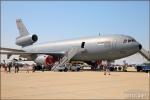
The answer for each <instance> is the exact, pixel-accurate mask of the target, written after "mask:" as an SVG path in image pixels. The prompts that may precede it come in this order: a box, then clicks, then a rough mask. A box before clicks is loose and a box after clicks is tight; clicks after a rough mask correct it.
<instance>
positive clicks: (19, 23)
mask: <svg viewBox="0 0 150 100" xmlns="http://www.w3.org/2000/svg"><path fill="white" fill-rule="evenodd" d="M16 24H17V28H18V30H19V34H20V37H22V36H26V35H29V32H28V30H27V29H26V27H25V26H24V24H23V22H22V20H21V19H16Z"/></svg>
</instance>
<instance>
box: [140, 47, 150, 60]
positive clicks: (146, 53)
mask: <svg viewBox="0 0 150 100" xmlns="http://www.w3.org/2000/svg"><path fill="white" fill-rule="evenodd" d="M139 53H140V54H141V55H142V56H143V57H144V58H145V59H147V60H148V61H150V51H146V50H145V49H143V48H142V49H141V50H140V51H139Z"/></svg>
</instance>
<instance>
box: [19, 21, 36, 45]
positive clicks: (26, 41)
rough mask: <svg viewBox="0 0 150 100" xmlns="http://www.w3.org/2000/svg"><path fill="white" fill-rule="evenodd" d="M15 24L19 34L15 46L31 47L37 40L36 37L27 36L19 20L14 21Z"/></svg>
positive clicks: (26, 31)
mask: <svg viewBox="0 0 150 100" xmlns="http://www.w3.org/2000/svg"><path fill="white" fill-rule="evenodd" d="M16 24H17V28H18V30H19V34H20V36H19V37H17V38H16V45H19V46H22V47H25V46H29V45H32V44H33V43H35V42H36V41H37V40H38V36H37V35H35V34H29V32H28V30H27V29H26V27H25V26H24V24H23V22H22V20H21V19H16Z"/></svg>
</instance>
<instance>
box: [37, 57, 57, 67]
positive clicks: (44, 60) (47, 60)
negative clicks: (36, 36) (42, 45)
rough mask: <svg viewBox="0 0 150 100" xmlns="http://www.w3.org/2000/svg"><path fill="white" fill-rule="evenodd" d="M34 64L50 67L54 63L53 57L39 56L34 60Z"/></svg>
mask: <svg viewBox="0 0 150 100" xmlns="http://www.w3.org/2000/svg"><path fill="white" fill-rule="evenodd" d="M35 62H36V64H37V65H44V66H47V65H50V64H53V63H54V62H55V60H54V58H53V56H50V55H40V56H38V57H37V58H36V59H35Z"/></svg>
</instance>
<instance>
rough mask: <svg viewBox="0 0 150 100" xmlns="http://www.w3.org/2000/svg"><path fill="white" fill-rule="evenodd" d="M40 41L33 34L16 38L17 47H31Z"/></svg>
mask: <svg viewBox="0 0 150 100" xmlns="http://www.w3.org/2000/svg"><path fill="white" fill-rule="evenodd" d="M37 40H38V36H37V35H35V34H33V35H26V36H22V37H18V38H16V45H19V46H23V47H24V46H29V45H32V44H33V43H35V42H36V41H37Z"/></svg>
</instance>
